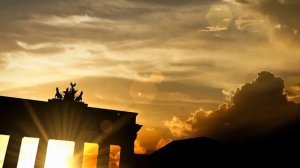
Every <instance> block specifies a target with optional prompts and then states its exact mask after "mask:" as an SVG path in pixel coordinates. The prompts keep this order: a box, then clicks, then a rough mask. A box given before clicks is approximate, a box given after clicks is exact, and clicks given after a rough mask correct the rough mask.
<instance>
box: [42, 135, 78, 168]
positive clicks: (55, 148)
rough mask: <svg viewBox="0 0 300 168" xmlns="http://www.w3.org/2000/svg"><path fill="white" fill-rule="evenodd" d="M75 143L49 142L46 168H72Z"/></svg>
mask: <svg viewBox="0 0 300 168" xmlns="http://www.w3.org/2000/svg"><path fill="white" fill-rule="evenodd" d="M74 146H75V143H74V142H72V141H61V140H49V141H48V147H47V155H46V162H45V168H72V161H73V153H74Z"/></svg>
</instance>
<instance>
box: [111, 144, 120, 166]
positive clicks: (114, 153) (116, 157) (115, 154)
mask: <svg viewBox="0 0 300 168" xmlns="http://www.w3.org/2000/svg"><path fill="white" fill-rule="evenodd" d="M120 152H121V147H120V146H118V145H110V154H109V155H110V157H109V168H119V165H120Z"/></svg>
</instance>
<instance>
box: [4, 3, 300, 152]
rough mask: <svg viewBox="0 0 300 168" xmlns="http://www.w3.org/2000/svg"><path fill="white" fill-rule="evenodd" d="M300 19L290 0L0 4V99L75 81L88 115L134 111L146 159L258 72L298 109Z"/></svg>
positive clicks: (48, 91)
mask: <svg viewBox="0 0 300 168" xmlns="http://www.w3.org/2000/svg"><path fill="white" fill-rule="evenodd" d="M299 16H300V2H299V1H297V0H278V1H277V0H223V1H222V0H109V1H105V0H63V1H62V0H43V1H40V0H28V1H22V0H1V1H0V21H1V28H0V76H1V77H0V95H5V96H13V97H22V98H30V99H37V100H44V101H47V100H48V99H49V98H52V97H54V94H55V88H56V87H60V88H61V90H63V89H65V87H67V86H68V84H69V82H71V81H73V82H76V83H77V88H78V89H79V90H83V91H84V96H83V100H84V101H85V102H86V103H88V104H89V106H94V107H104V108H112V109H120V110H128V111H135V112H138V113H139V116H138V123H139V124H142V125H144V126H143V128H142V130H141V131H140V134H139V137H138V139H139V140H138V142H137V143H136V144H138V145H137V146H138V147H139V148H137V149H139V150H140V151H142V152H144V150H145V149H144V148H146V149H147V150H148V152H149V151H152V150H155V149H156V147H160V146H162V145H163V144H164V143H167V142H169V141H170V140H172V139H176V138H180V137H183V136H184V135H185V132H182V131H181V129H179V130H172V129H171V132H170V127H171V128H172V124H174V123H176V124H178V127H179V128H183V129H184V130H192V129H193V127H192V126H191V125H189V124H187V123H186V122H184V121H183V120H186V119H188V118H190V117H191V114H196V113H197V112H199V111H203V112H205V114H207V115H209V114H210V112H213V110H215V109H218V107H219V105H220V104H222V103H227V102H229V101H230V96H231V95H232V93H233V92H234V91H235V89H236V88H238V87H241V86H242V85H243V84H244V83H246V82H250V81H252V80H254V79H255V78H256V76H257V73H258V72H260V71H262V70H266V71H270V72H272V73H274V74H276V75H279V76H281V77H282V78H283V79H284V80H285V86H286V88H287V89H289V90H292V91H294V92H293V94H291V95H290V98H291V99H293V100H295V101H297V100H299V96H298V93H299V92H300V89H299V88H300V87H299V85H297V84H298V83H299V81H300V80H299V79H300V73H299V72H300V71H299V70H300V66H299V62H300V48H299V47H298V46H299V42H300V32H299V30H300V22H299V20H298V18H299ZM288 93H290V92H288ZM295 93H297V94H295ZM174 131H175V134H174Z"/></svg>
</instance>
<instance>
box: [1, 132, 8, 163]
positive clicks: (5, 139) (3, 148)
mask: <svg viewBox="0 0 300 168" xmlns="http://www.w3.org/2000/svg"><path fill="white" fill-rule="evenodd" d="M8 141H9V136H8V135H0V167H1V168H2V167H3V162H4V157H5V153H6V148H7V145H8Z"/></svg>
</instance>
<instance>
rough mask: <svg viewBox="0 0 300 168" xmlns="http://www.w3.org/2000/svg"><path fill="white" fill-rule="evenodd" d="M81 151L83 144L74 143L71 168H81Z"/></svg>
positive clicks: (80, 142)
mask: <svg viewBox="0 0 300 168" xmlns="http://www.w3.org/2000/svg"><path fill="white" fill-rule="evenodd" d="M83 149H84V142H82V141H77V142H75V149H74V157H73V158H74V162H73V168H81V167H82V160H83Z"/></svg>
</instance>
